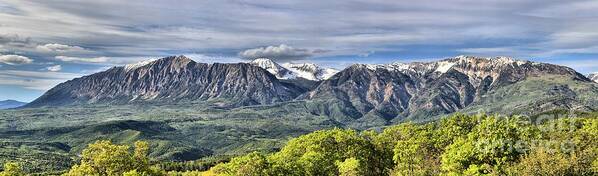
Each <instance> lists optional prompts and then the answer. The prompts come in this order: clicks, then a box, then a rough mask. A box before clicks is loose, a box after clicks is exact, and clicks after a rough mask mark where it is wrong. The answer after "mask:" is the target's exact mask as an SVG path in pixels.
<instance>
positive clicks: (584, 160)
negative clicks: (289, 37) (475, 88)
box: [0, 114, 598, 176]
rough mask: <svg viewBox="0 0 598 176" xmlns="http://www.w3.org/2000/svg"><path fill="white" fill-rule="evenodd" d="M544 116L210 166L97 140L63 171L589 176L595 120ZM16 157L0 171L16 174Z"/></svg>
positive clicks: (450, 121) (307, 145) (348, 140)
mask: <svg viewBox="0 0 598 176" xmlns="http://www.w3.org/2000/svg"><path fill="white" fill-rule="evenodd" d="M592 116H594V115H592ZM552 118H553V116H550V115H546V116H537V117H534V118H528V117H523V116H510V117H503V116H498V115H483V114H480V115H463V114H457V115H453V116H451V117H448V118H444V119H442V120H439V121H436V122H431V123H426V124H414V123H403V124H400V125H395V126H389V127H386V128H385V129H384V130H382V131H380V132H376V131H371V130H369V131H367V130H366V131H355V130H351V129H339V128H335V129H330V130H320V131H315V132H313V133H309V134H306V135H302V136H300V137H297V138H294V139H291V140H290V141H289V142H288V143H287V144H286V145H285V146H284V147H283V148H282V149H281V150H280V151H277V152H273V153H267V152H252V153H249V154H247V155H243V156H238V157H234V158H232V159H231V160H230V161H228V160H227V159H216V158H212V160H211V161H212V164H209V163H210V162H208V161H207V160H203V161H197V162H186V163H181V164H178V165H177V164H175V163H161V162H158V161H156V160H153V159H152V158H149V157H148V153H149V152H150V151H149V150H151V148H149V147H148V144H147V143H146V142H136V143H135V145H134V147H133V148H131V147H129V146H127V145H116V144H112V143H111V142H110V141H105V140H102V141H97V142H95V143H93V144H90V145H89V146H88V147H87V148H86V149H85V150H83V152H82V154H81V158H80V160H78V162H76V163H77V164H75V165H73V166H72V167H71V169H70V170H68V171H64V175H129V176H131V175H438V174H449V175H461V174H465V175H486V174H488V175H596V174H597V173H598V159H597V157H598V119H596V118H595V117H576V118H559V119H552ZM15 162H16V163H15ZM18 162H19V161H14V162H9V163H7V164H5V166H4V167H5V171H3V173H2V174H5V175H6V174H8V175H14V174H16V173H19V172H21V170H22V169H23V168H21V166H19V163H18ZM217 163H220V164H217ZM212 165H215V166H213V167H211V166H212ZM208 168H209V169H208ZM2 174H0V175H2ZM54 174H56V173H54Z"/></svg>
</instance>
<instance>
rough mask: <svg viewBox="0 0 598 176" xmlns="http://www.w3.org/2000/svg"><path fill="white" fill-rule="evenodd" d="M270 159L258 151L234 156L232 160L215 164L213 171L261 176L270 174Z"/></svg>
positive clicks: (219, 173)
mask: <svg viewBox="0 0 598 176" xmlns="http://www.w3.org/2000/svg"><path fill="white" fill-rule="evenodd" d="M269 166H270V164H269V163H268V160H267V159H266V157H265V156H264V155H263V154H261V153H258V152H253V153H250V154H247V155H245V156H241V157H236V158H233V159H232V160H231V161H230V162H228V163H225V164H219V165H216V166H214V167H213V168H212V169H211V171H212V172H214V173H216V174H218V175H238V176H260V175H269V171H268V169H269Z"/></svg>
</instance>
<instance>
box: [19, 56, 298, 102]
mask: <svg viewBox="0 0 598 176" xmlns="http://www.w3.org/2000/svg"><path fill="white" fill-rule="evenodd" d="M303 91H304V90H301V89H299V88H297V87H295V86H293V85H291V84H286V83H282V82H280V81H279V80H278V79H276V77H275V76H274V75H272V74H270V73H269V72H268V71H266V70H264V69H262V68H259V67H256V66H253V65H251V64H246V63H238V64H220V63H215V64H205V63H196V62H194V61H193V60H191V59H189V58H186V57H185V56H173V57H167V58H163V59H159V60H155V61H149V62H146V63H140V64H133V65H127V66H125V67H114V68H111V69H109V70H106V71H104V72H100V73H96V74H92V75H89V76H85V77H82V78H76V79H73V80H70V81H67V82H65V83H62V84H59V85H58V86H56V87H54V88H52V89H51V90H49V91H48V92H46V93H45V94H44V95H43V96H41V97H39V98H38V99H36V100H35V101H33V102H31V103H29V104H28V105H27V107H39V106H60V105H69V104H89V103H128V102H139V101H159V102H169V101H198V100H200V101H212V100H213V101H219V104H220V105H227V106H243V105H254V104H270V103H275V102H282V101H288V100H292V99H294V98H295V97H296V96H298V95H299V94H301V93H303Z"/></svg>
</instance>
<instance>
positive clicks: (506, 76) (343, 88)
mask: <svg viewBox="0 0 598 176" xmlns="http://www.w3.org/2000/svg"><path fill="white" fill-rule="evenodd" d="M547 75H559V76H564V77H566V78H567V79H571V80H577V81H580V82H583V83H587V82H589V81H590V80H588V79H587V78H585V77H584V76H583V75H581V74H579V73H577V72H576V71H575V70H573V69H570V68H567V67H563V66H558V65H552V64H545V63H536V62H530V61H520V60H514V59H511V58H507V57H495V58H479V57H470V56H458V57H455V58H449V59H445V60H441V61H437V62H426V63H421V62H416V63H408V64H404V63H393V64H384V65H367V64H356V65H353V66H350V67H349V68H347V69H345V70H343V71H341V72H340V73H338V74H336V75H334V76H333V77H331V78H330V79H328V80H325V81H323V82H322V83H321V84H319V86H317V87H316V88H315V89H314V90H313V91H310V92H308V93H306V94H303V95H302V96H300V97H299V99H303V100H316V101H317V100H320V101H330V100H331V99H334V100H337V101H338V102H341V103H342V104H345V106H346V107H347V108H349V109H350V110H345V111H348V112H355V111H357V112H359V114H358V115H352V116H354V117H360V116H365V115H368V114H375V115H377V116H381V117H383V118H385V119H387V120H391V119H393V120H394V119H399V120H400V119H403V118H406V117H426V116H435V115H440V114H447V113H452V112H456V111H459V110H461V109H464V108H466V107H468V106H470V105H472V104H476V102H479V101H480V99H482V98H484V96H486V95H489V94H492V93H494V91H495V90H498V89H500V88H504V87H506V86H509V85H512V84H515V83H518V82H521V81H523V80H526V79H528V78H531V77H543V76H547ZM593 90H596V89H593ZM330 111H333V110H332V109H330Z"/></svg>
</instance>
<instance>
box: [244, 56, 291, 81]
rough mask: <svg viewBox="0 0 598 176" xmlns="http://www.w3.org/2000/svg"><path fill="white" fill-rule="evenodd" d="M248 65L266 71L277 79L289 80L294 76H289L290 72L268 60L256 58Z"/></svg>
mask: <svg viewBox="0 0 598 176" xmlns="http://www.w3.org/2000/svg"><path fill="white" fill-rule="evenodd" d="M250 64H252V65H255V66H258V67H261V68H263V69H266V70H267V71H268V72H270V73H272V74H273V75H274V76H276V78H278V79H291V78H294V77H295V75H292V74H289V73H290V71H289V70H288V69H286V68H284V67H283V66H281V65H279V64H278V63H276V62H274V61H272V60H270V59H268V58H258V59H255V60H253V61H251V62H250Z"/></svg>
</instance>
